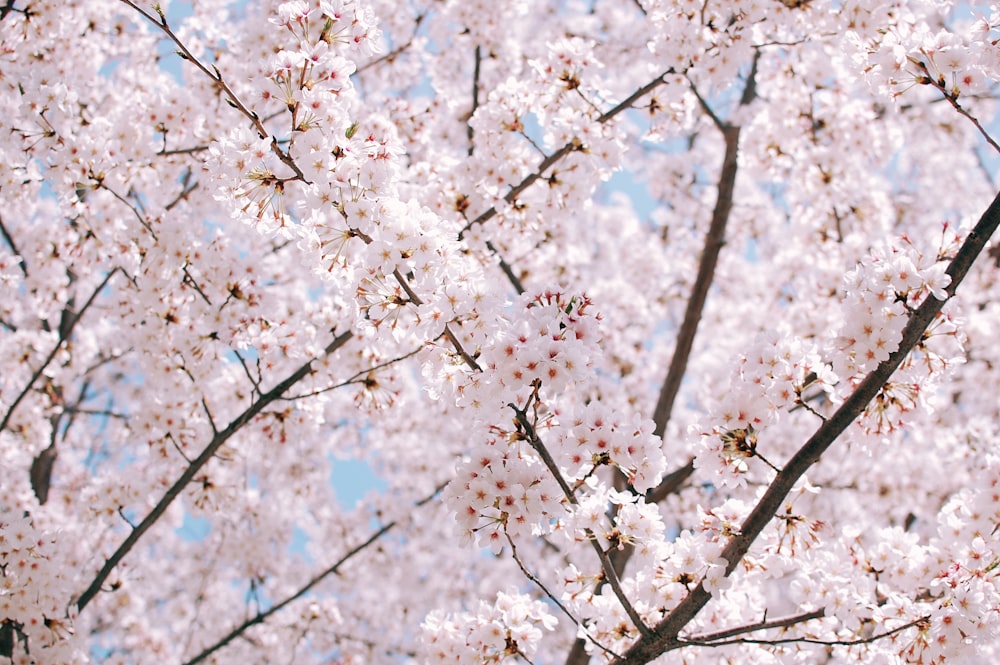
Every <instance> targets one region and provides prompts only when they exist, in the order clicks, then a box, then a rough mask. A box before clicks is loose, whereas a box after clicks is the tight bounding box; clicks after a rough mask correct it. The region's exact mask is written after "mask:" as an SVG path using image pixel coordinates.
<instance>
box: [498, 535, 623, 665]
mask: <svg viewBox="0 0 1000 665" xmlns="http://www.w3.org/2000/svg"><path fill="white" fill-rule="evenodd" d="M503 535H505V536H506V537H507V542H508V543H509V544H510V555H511V557H512V558H513V559H514V563H516V564H517V567H518V568H520V569H521V572H522V573H523V574H524V576H525V577H527V578H528V580H529V581H530V582H531V583H532V584H534V585H535V586H537V587H538V588H539V589H541V590H542V593H544V594H545V595H546V596H548V598H549V600H551V601H552V602H553V603H555V605H556V607H558V608H559V609H560V610H562V612H563V614H565V615H566V616H567V617H569V620H570V621H572V622H573V623H574V624H575V625H576V627H577V628H579V629H580V630H582V631H583V634H584V635H586V636H587V639H588V640H589V641H590V643H591V644H593V645H594V646H596V647H597V648H599V649H600V650H601V651H603V652H604V653H606V654H608V655H609V656H613V657H614V658H621V656H620V655H619V654H617V653H615V652H614V651H612V650H611V649H609V648H607V647H606V646H604V645H603V644H601V643H600V642H598V641H597V640H596V639H594V638H593V637H592V636H591V635H590V634H589V633H587V628H586V627H585V626H584V625H583V624H582V623H580V621H578V620H577V618H576V617H575V616H573V613H572V612H570V611H569V610H568V609H567V608H566V606H565V605H563V604H562V601H560V600H559V599H558V598H556V596H555V595H554V594H553V593H552V592H551V591H549V590H548V588H546V586H545V583H544V582H542V581H541V580H540V579H538V577H537V576H536V575H535V574H533V573H532V572H531V571H530V570H528V569H527V568H526V567H525V565H524V562H523V561H521V558H520V557H519V556H518V555H517V545H515V544H514V539H513V538H511V537H510V533H508V532H507V524H506V523H505V524H504V525H503Z"/></svg>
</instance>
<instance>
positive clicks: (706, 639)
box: [684, 607, 826, 646]
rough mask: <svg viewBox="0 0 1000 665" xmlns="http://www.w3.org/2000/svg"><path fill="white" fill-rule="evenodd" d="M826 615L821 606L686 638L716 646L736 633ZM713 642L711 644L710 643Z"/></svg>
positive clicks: (688, 642) (784, 626) (786, 624)
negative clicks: (769, 619)
mask: <svg viewBox="0 0 1000 665" xmlns="http://www.w3.org/2000/svg"><path fill="white" fill-rule="evenodd" d="M824 616H826V608H823V607H821V608H819V609H818V610H813V611H812V612H803V613H802V614H795V615H792V616H787V617H782V618H780V619H772V620H771V621H767V620H764V621H759V622H757V623H752V624H749V625H746V626H737V627H736V628H727V629H726V630H720V631H717V632H714V633H703V634H701V635H695V636H693V637H688V638H685V640H684V641H685V642H686V643H687V644H702V645H706V646H715V644H716V643H718V642H719V640H725V639H727V638H730V637H735V636H736V635H745V634H746V633H755V632H757V631H758V630H768V629H770V628H788V627H790V626H796V625H798V624H800V623H805V622H806V621H812V620H813V619H819V618H822V617H824ZM709 643H711V644H709Z"/></svg>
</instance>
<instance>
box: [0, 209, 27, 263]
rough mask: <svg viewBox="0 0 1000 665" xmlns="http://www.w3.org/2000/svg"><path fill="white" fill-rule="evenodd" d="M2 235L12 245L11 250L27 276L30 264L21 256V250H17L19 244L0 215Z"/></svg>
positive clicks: (0, 232) (0, 235) (0, 233)
mask: <svg viewBox="0 0 1000 665" xmlns="http://www.w3.org/2000/svg"><path fill="white" fill-rule="evenodd" d="M0 237H3V239H4V241H5V242H6V243H7V245H8V246H10V251H12V252H13V253H14V255H15V256H16V257H17V258H18V261H17V263H18V265H19V267H20V268H21V274H22V275H24V276H25V277H27V276H28V264H27V263H26V262H25V260H24V257H23V256H21V252H19V251H18V250H17V245H15V244H14V238H13V236H11V235H10V232H9V231H8V230H7V227H6V226H5V225H4V223H3V215H0Z"/></svg>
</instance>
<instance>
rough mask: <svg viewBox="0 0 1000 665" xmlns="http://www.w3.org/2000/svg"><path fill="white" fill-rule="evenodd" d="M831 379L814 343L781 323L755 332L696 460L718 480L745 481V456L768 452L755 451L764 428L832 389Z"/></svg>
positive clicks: (737, 366) (720, 401)
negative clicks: (793, 332)
mask: <svg viewBox="0 0 1000 665" xmlns="http://www.w3.org/2000/svg"><path fill="white" fill-rule="evenodd" d="M836 382H837V378H836V376H835V374H834V373H833V372H832V371H831V370H830V368H829V366H828V365H827V364H826V363H825V362H824V361H823V360H822V357H821V355H820V350H819V348H818V346H817V344H816V343H815V342H810V341H807V340H804V339H802V338H799V337H796V336H795V335H793V334H790V333H789V331H787V330H784V329H783V327H782V326H778V327H777V328H776V329H775V330H772V331H769V332H766V333H761V334H759V335H757V337H756V338H755V339H754V341H753V342H752V343H751V344H750V345H749V348H748V349H747V350H746V351H744V352H743V353H741V354H740V356H739V358H738V361H737V362H736V363H735V367H734V369H733V375H732V379H731V381H730V383H729V385H728V387H727V390H726V392H725V394H724V396H723V397H722V399H721V400H719V402H718V403H717V404H716V405H715V407H714V410H713V413H712V415H711V416H710V422H711V423H712V426H711V428H710V430H709V431H708V432H706V433H704V434H703V435H702V438H701V444H702V450H703V452H702V453H701V454H699V456H698V457H697V458H696V464H697V465H698V466H699V467H700V468H705V469H708V470H711V471H712V472H713V473H714V478H715V480H717V481H718V482H720V483H721V484H727V483H729V482H735V483H737V484H739V483H743V482H745V479H744V478H743V477H742V474H743V473H745V472H746V471H747V470H748V464H747V460H748V459H750V458H752V457H754V456H756V455H760V454H761V453H763V452H764V451H766V450H767V446H764V447H763V449H762V451H760V452H758V450H757V444H758V437H759V436H760V434H761V433H762V432H763V431H764V430H765V428H766V427H768V426H769V425H771V424H773V423H775V422H776V421H777V420H778V419H779V417H780V415H781V413H782V412H783V411H786V410H787V409H789V408H792V407H795V406H802V405H805V404H806V400H807V399H808V400H812V399H815V398H817V397H820V396H824V395H827V394H828V393H830V392H832V388H833V385H834V384H835V383H836Z"/></svg>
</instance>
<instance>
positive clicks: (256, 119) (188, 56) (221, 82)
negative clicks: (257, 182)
mask: <svg viewBox="0 0 1000 665" xmlns="http://www.w3.org/2000/svg"><path fill="white" fill-rule="evenodd" d="M120 1H121V2H123V3H125V4H126V5H128V6H129V7H131V8H132V9H134V10H135V11H137V12H138V13H139V14H140V15H141V16H142V17H143V18H145V19H146V20H147V21H149V22H150V23H152V24H153V25H155V26H156V27H157V28H159V29H160V30H161V31H163V34H165V35H166V36H167V37H169V38H170V40H171V41H173V43H174V44H176V45H177V48H178V49H180V51H179V55H180V56H181V58H183V59H184V60H187V61H188V62H190V63H192V64H193V65H194V66H195V67H197V68H198V69H199V70H200V71H201V72H202V73H203V74H205V76H207V77H208V78H210V79H211V80H212V82H213V83H214V84H215V85H217V86H219V88H220V89H221V90H222V91H223V92H224V93H225V94H226V101H227V102H228V103H229V105H230V106H232V107H233V108H235V109H236V110H237V111H239V112H240V113H242V114H243V115H244V116H246V117H247V119H249V120H250V122H252V123H253V126H254V128H255V129H256V130H257V134H258V135H259V136H260V137H261V138H262V139H266V138H268V137H270V138H271V151H272V152H273V153H274V154H275V155H276V156H277V157H278V159H279V160H281V162H282V163H283V164H284V165H285V166H287V167H288V168H290V169H291V170H292V172H293V173H294V174H295V177H294V178H293V179H294V180H301V181H302V182H308V181H307V180H306V177H305V174H303V173H302V170H301V169H300V168H299V166H298V164H296V163H295V160H294V159H292V157H291V155H289V154H288V153H286V152H285V151H284V150H282V149H281V146H279V145H278V139H277V138H276V137H274V136H271V135H270V134H269V133H268V131H267V130H266V129H265V128H264V123H263V122H262V121H261V119H260V116H259V115H257V113H256V112H255V111H251V110H250V108H249V107H248V106H247V105H246V104H244V103H243V100H241V99H240V97H239V95H237V94H236V93H235V92H233V89H232V88H230V87H229V84H228V83H226V80H225V78H223V76H222V72H220V71H219V68H218V67H216V66H215V65H212V69H211V70H210V69H209V68H208V66H207V65H205V64H204V63H203V62H202V61H201V60H199V59H198V58H197V57H196V56H195V55H194V54H193V53H191V51H189V50H188V48H187V46H185V45H184V43H183V42H182V41H181V40H180V38H179V37H178V36H177V35H176V34H174V31H173V30H172V29H171V28H170V26H169V25H168V24H167V17H166V16H165V15H164V14H163V12H162V11H160V10H159V9H157V10H156V11H157V12H158V17H157V16H153V15H152V14H150V13H149V12H147V11H145V10H144V9H142V8H141V7H139V6H138V5H137V4H135V3H134V2H132V0H120Z"/></svg>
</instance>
